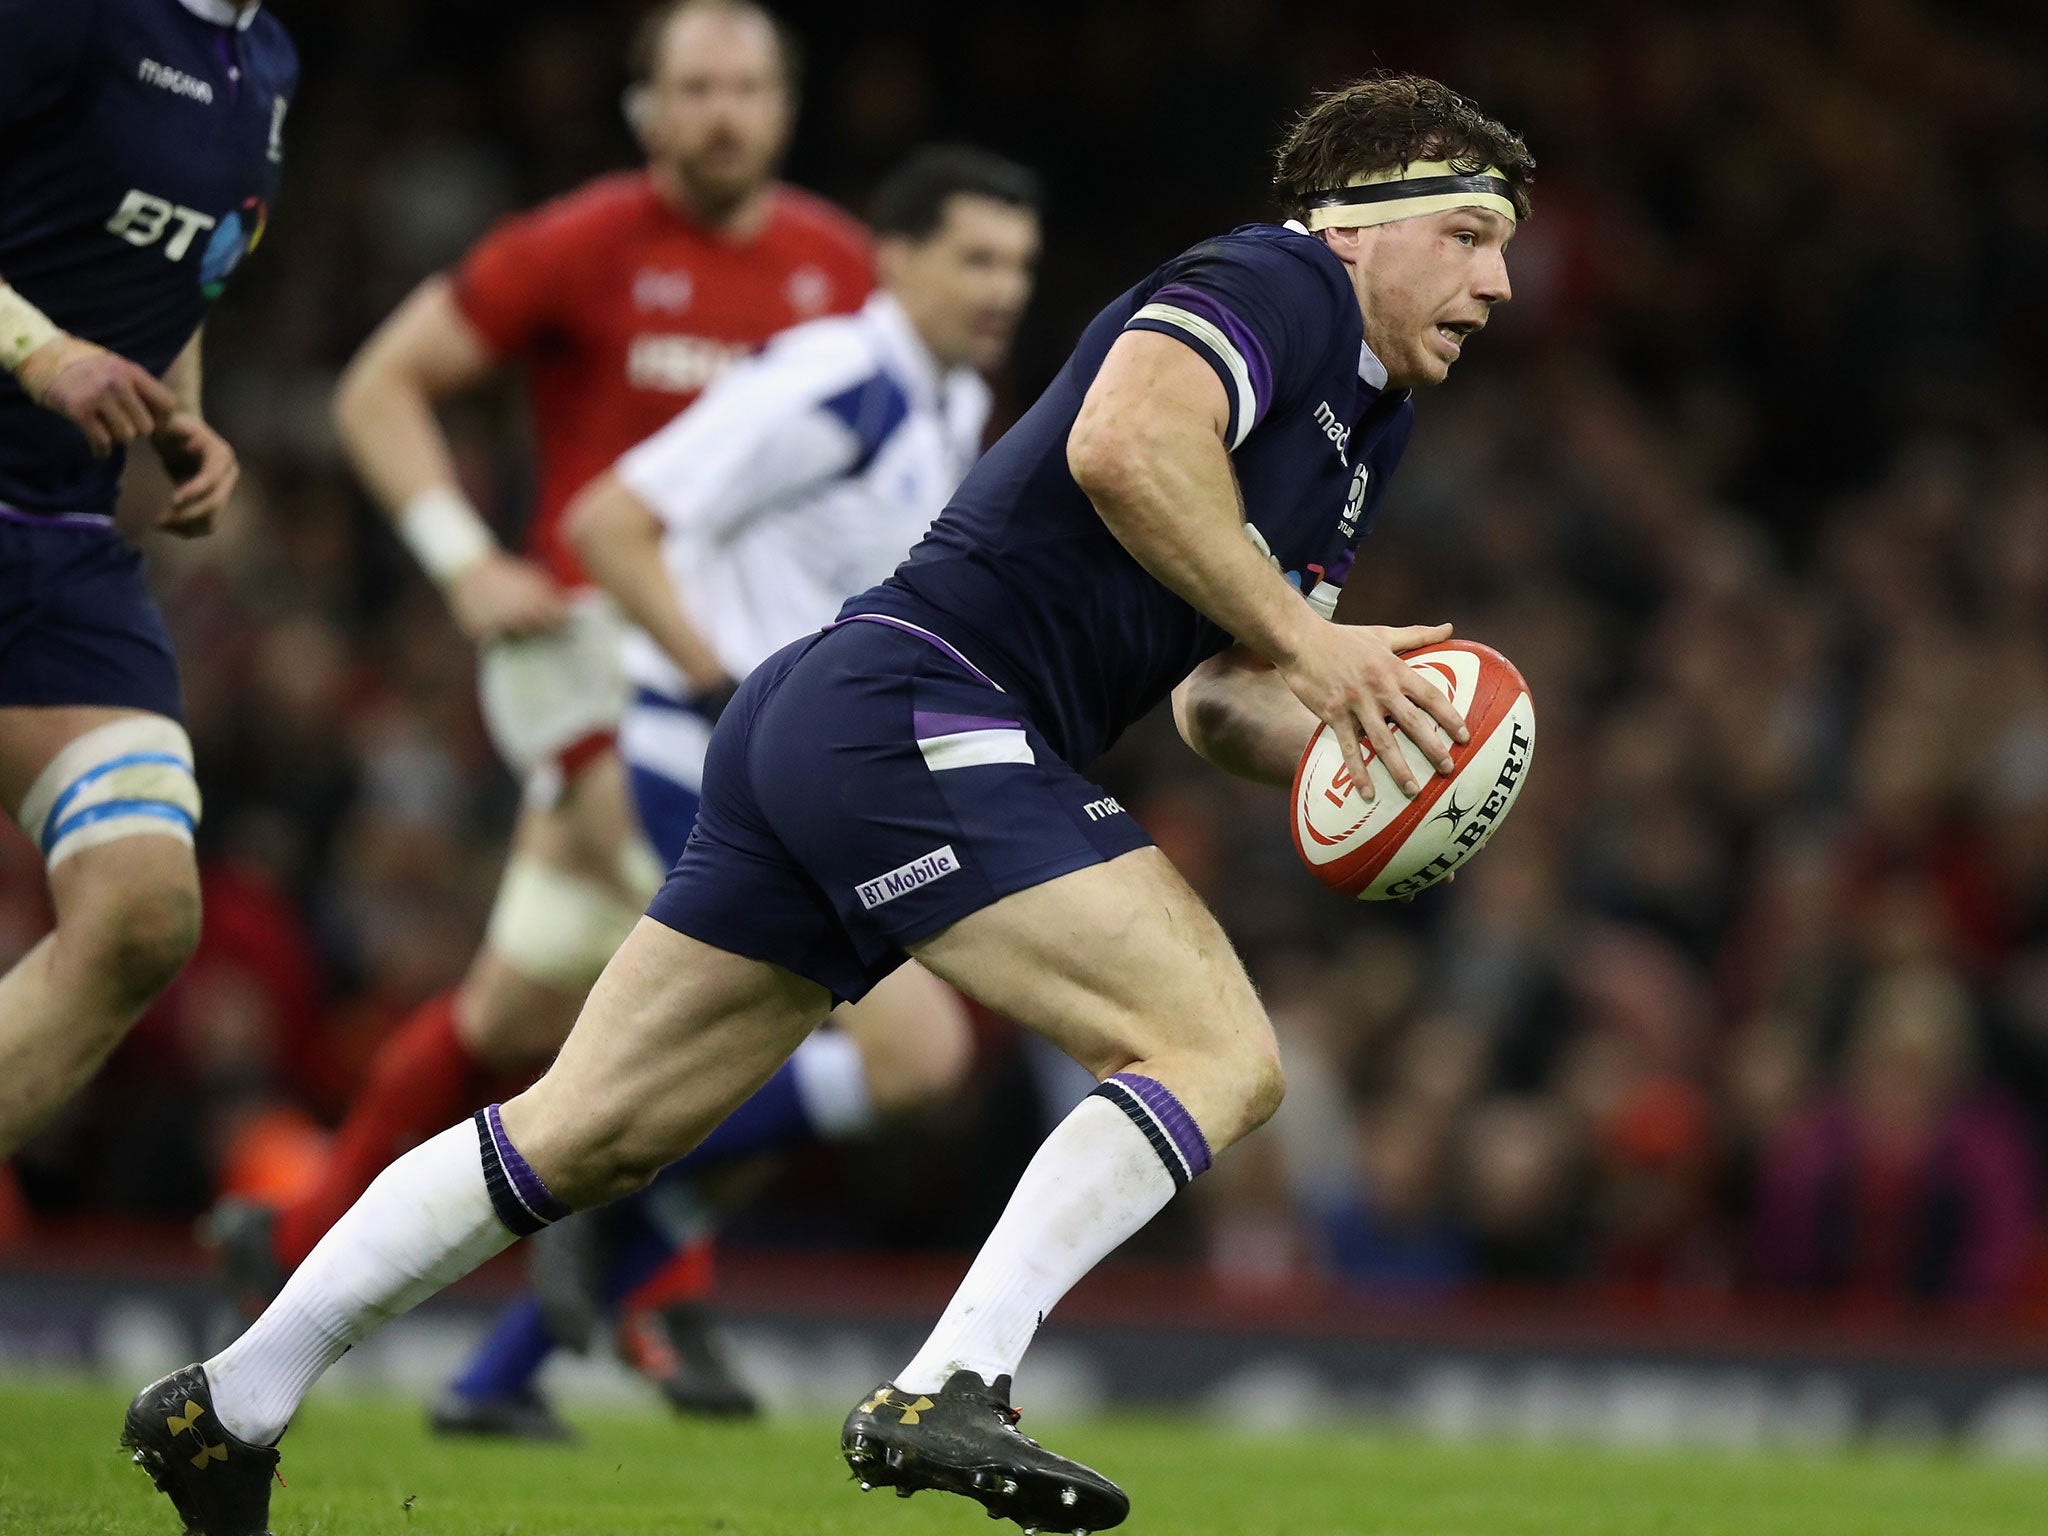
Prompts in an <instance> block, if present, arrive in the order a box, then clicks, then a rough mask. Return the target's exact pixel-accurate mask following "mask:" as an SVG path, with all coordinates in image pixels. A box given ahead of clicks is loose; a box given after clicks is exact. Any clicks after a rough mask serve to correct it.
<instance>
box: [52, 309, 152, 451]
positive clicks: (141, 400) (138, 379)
mask: <svg viewBox="0 0 2048 1536" xmlns="http://www.w3.org/2000/svg"><path fill="white" fill-rule="evenodd" d="M14 377H15V378H16V379H17V380H18V381H19V382H20V384H21V387H22V391H23V392H24V393H25V394H27V396H28V397H29V399H31V400H33V401H35V403H36V404H37V405H40V406H42V407H43V409H45V410H49V411H55V412H56V413H57V414H58V415H59V416H62V417H64V418H65V419H66V420H67V421H69V422H71V423H72V425H74V426H75V427H77V428H78V430H79V431H81V432H83V433H84V434H85V440H86V442H87V443H88V444H89V445H90V446H91V448H92V451H93V456H94V457H95V458H101V459H103V458H105V457H106V456H107V455H108V454H110V453H112V452H113V451H114V449H115V448H116V447H118V446H120V445H121V444H123V443H132V442H134V441H135V440H136V439H137V438H139V437H150V436H152V435H154V434H155V433H156V432H157V430H158V429H159V428H161V427H163V426H164V425H165V424H166V423H168V422H169V421H170V419H171V417H172V415H173V414H174V413H175V412H176V411H177V409H178V397H177V396H176V395H174V394H172V393H171V392H170V390H168V389H166V388H165V387H164V385H163V384H162V383H161V382H160V381H159V380H157V379H156V378H155V377H153V376H152V375H151V374H150V372H149V370H148V369H146V368H139V367H137V366H136V365H135V364H134V363H131V362H129V361H128V359H127V358H125V357H120V356H117V355H116V354H115V353H112V352H109V351H108V350H107V349H106V348H105V347H101V346H95V345H94V344H93V343H92V342H89V341H81V340H80V339H79V338H78V337H76V336H68V335H67V336H57V337H53V338H52V339H51V340H49V341H46V342H44V343H43V344H42V345H41V346H40V347H37V348H36V349H35V351H33V352H31V353H29V355H28V356H27V357H25V358H23V359H22V363H21V366H20V367H19V368H17V369H16V370H15V372H14Z"/></svg>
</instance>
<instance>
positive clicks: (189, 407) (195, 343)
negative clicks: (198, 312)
mask: <svg viewBox="0 0 2048 1536" xmlns="http://www.w3.org/2000/svg"><path fill="white" fill-rule="evenodd" d="M205 343H206V327H205V326H203V325H202V326H200V327H199V329H198V330H196V331H194V332H193V333H192V339H191V340H190V341H188V342H186V343H185V350H184V351H182V352H180V353H179V354H178V355H177V356H176V357H174V358H172V359H171V366H170V367H168V368H166V369H165V370H164V388H165V389H168V390H169V391H170V392H171V393H172V395H174V396H175V397H176V398H177V401H178V409H179V410H181V411H190V412H191V413H192V414H193V415H194V416H204V415H205V414H206V407H205V403H204V393H205V385H206V362H205Z"/></svg>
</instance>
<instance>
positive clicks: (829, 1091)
mask: <svg viewBox="0 0 2048 1536" xmlns="http://www.w3.org/2000/svg"><path fill="white" fill-rule="evenodd" d="M789 1070H790V1071H791V1072H792V1073H794V1074H795V1075H796V1096H797V1098H799V1099H800V1100H802V1101H803V1106H804V1113H805V1114H806V1115H808V1116H810V1120H811V1126H812V1128H813V1129H814V1130H815V1131H817V1133H818V1139H819V1140H820V1141H853V1140H855V1139H856V1138H858V1137H861V1136H865V1135H867V1134H868V1133H869V1132H871V1131H873V1130H874V1129H875V1127H876V1125H877V1124H878V1123H879V1121H880V1117H879V1116H877V1115H876V1114H875V1098H874V1095H873V1094H872V1093H871V1092H869V1090H868V1066H867V1063H866V1062H865V1061H864V1060H862V1059H861V1054H860V1047H859V1046H857V1045H855V1044H854V1043H853V1038H852V1037H851V1036H850V1035H842V1034H840V1033H839V1032H838V1031H836V1030H830V1029H821V1030H819V1031H818V1032H817V1033H816V1034H814V1035H812V1036H811V1037H810V1038H809V1039H808V1040H806V1041H804V1043H803V1044H802V1045H800V1046H798V1047H797V1048H796V1054H795V1055H794V1056H792V1057H790V1058H789Z"/></svg>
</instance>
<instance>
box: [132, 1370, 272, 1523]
mask: <svg viewBox="0 0 2048 1536" xmlns="http://www.w3.org/2000/svg"><path fill="white" fill-rule="evenodd" d="M121 1444H122V1446H123V1448H124V1449H127V1450H130V1451H133V1452H134V1453H135V1464H136V1465H137V1466H138V1467H140V1468H142V1470H143V1471H145V1472H147V1473H148V1474H149V1480H150V1481H151V1482H153V1483H155V1484H156V1486H157V1490H158V1491H159V1492H160V1493H162V1494H164V1495H165V1497H167V1498H168V1499H169V1500H170V1501H171V1503H172V1504H173V1505H174V1506H175V1507H176V1508H177V1511H178V1515H179V1517H180V1518H181V1519H183V1520H184V1522H185V1531H186V1536H270V1484H271V1480H272V1479H273V1478H275V1477H276V1476H277V1451H276V1450H275V1449H274V1448H273V1447H271V1446H266V1445H247V1444H245V1443H243V1442H242V1441H240V1440H237V1439H236V1438H235V1437H234V1436H233V1435H231V1434H229V1433H228V1432H227V1430H226V1429H225V1428H224V1427H223V1426H222V1424H221V1422H220V1417H219V1415H217V1414H216V1413H215V1412H214V1411H213V1390H212V1388H210V1387H209V1386H208V1385H207V1384H206V1370H205V1368H204V1367H203V1366H197V1365H188V1366H186V1367H185V1369H183V1370H182V1371H173V1372H172V1373H171V1374H170V1375H168V1376H166V1377H164V1379H163V1380H162V1381H157V1382H152V1383H150V1384H149V1385H148V1386H146V1387H144V1388H143V1389H142V1390H141V1391H140V1392H138V1393H136V1394H135V1401H134V1402H132V1403H130V1404H129V1405H128V1418H127V1421H126V1423H124V1424H123V1425H122V1427H121Z"/></svg>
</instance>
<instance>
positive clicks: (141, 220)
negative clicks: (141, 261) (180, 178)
mask: <svg viewBox="0 0 2048 1536" xmlns="http://www.w3.org/2000/svg"><path fill="white" fill-rule="evenodd" d="M219 222H220V221H219V220H218V219H216V218H215V217H214V216H213V215H212V214H210V213H201V212H200V211H199V210H198V209H197V208H181V207H179V206H178V205H177V204H176V203H172V202H168V201H166V200H165V199H163V198H161V197H154V196H152V195H151V194H149V193H147V192H139V191H138V192H130V193H129V194H128V195H127V196H126V197H124V198H122V199H121V206H120V207H118V208H116V209H115V210H114V216H113V217H112V218H111V219H109V220H107V233H108V234H112V235H119V236H120V237H121V238H122V239H123V240H126V241H127V242H128V243H129V244H130V245H155V244H156V243H157V241H159V240H163V238H164V232H165V231H166V230H169V229H171V226H172V225H174V224H175V225H176V226H177V228H176V229H175V230H174V231H172V233H171V237H170V239H169V240H168V241H166V242H165V244H164V257H165V259H166V260H169V261H183V260H184V259H185V253H186V252H187V251H189V250H191V249H192V241H193V240H194V238H196V237H197V236H198V234H199V232H200V231H201V230H206V229H211V228H213V226H214V225H215V224H217V223H219Z"/></svg>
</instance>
